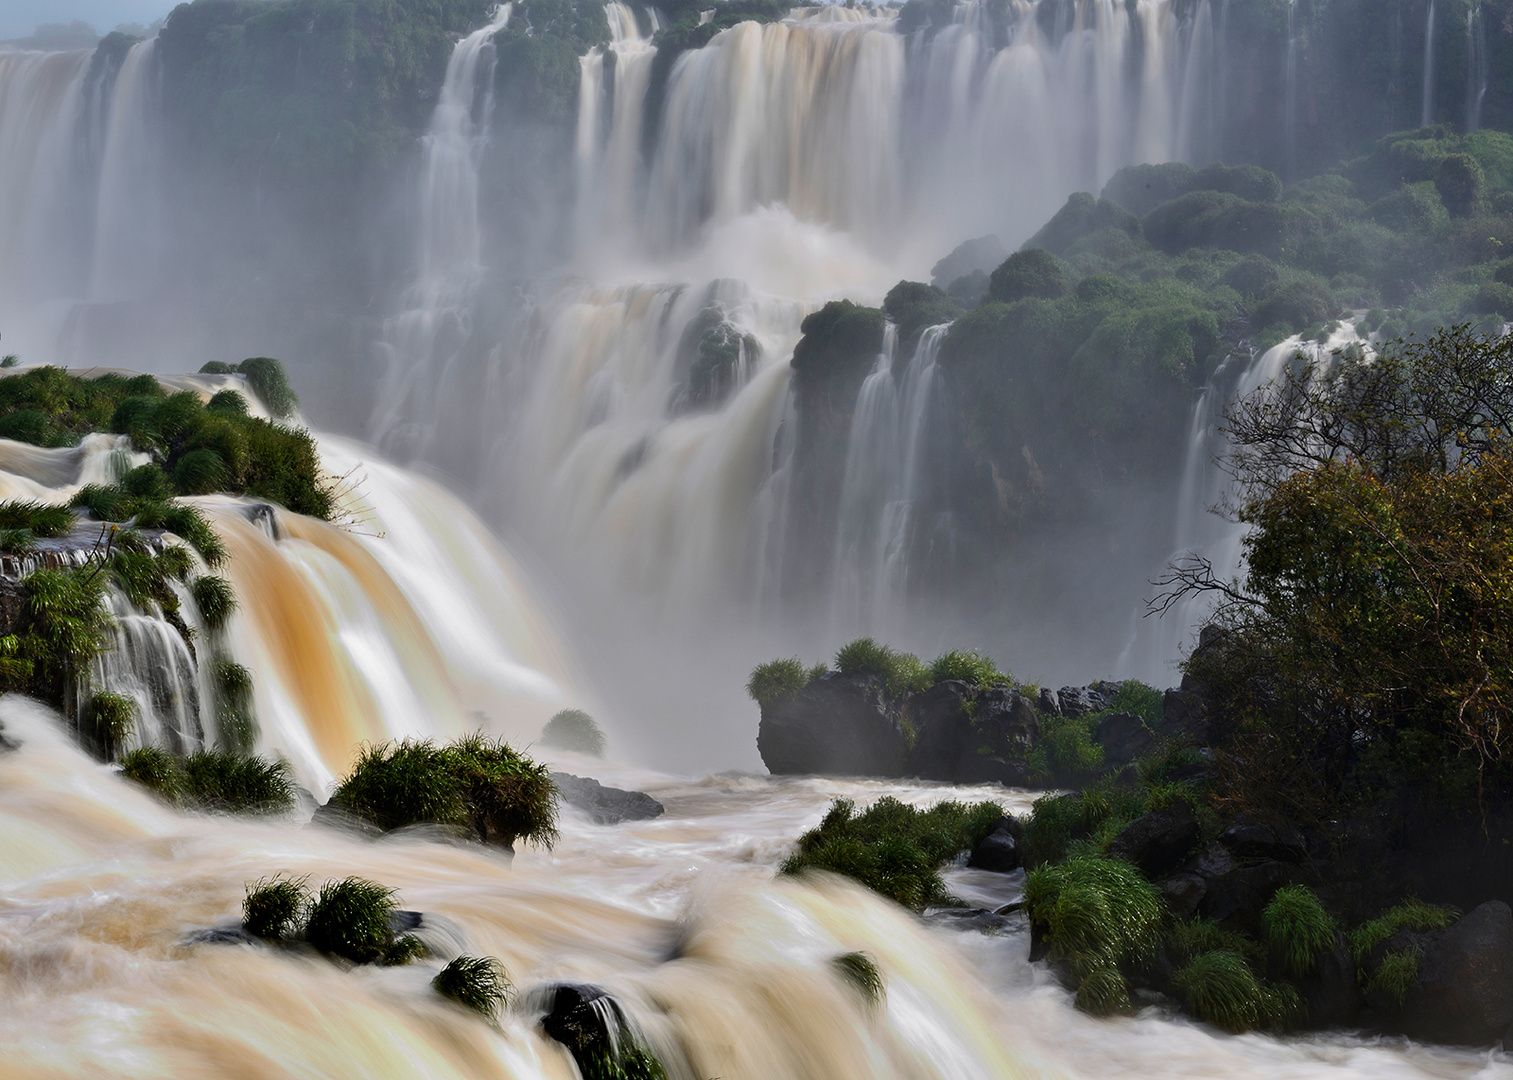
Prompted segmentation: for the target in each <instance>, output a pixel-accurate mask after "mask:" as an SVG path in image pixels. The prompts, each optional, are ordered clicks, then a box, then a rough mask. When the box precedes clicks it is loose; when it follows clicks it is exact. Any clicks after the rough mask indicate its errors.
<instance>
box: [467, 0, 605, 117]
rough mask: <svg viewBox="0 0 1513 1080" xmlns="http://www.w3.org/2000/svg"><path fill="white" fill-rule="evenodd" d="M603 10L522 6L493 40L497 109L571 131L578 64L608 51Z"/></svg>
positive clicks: (574, 1) (571, 1)
mask: <svg viewBox="0 0 1513 1080" xmlns="http://www.w3.org/2000/svg"><path fill="white" fill-rule="evenodd" d="M609 39H610V34H609V21H608V19H607V17H606V16H605V11H604V5H602V4H595V3H592V2H591V0H523V2H521V3H518V4H516V5H515V8H514V10H513V12H511V15H510V21H509V23H508V24H507V25H506V26H505V27H504V29H503V30H501V31H499V32H498V33H497V34H495V35H494V48H495V49H496V50H497V56H498V62H497V64H496V65H495V67H494V79H495V83H496V85H497V88H498V100H499V103H500V105H501V106H503V107H504V108H506V109H508V110H511V111H512V112H513V113H514V114H516V115H518V116H520V117H522V118H529V119H530V120H531V121H533V122H535V123H541V124H550V125H556V126H559V127H564V128H567V127H571V126H572V124H573V123H574V121H575V120H576V118H577V113H578V90H579V85H580V83H581V82H582V69H581V67H580V65H579V62H578V58H579V57H581V56H582V55H583V54H584V53H586V52H588V51H589V49H592V48H595V47H598V46H603V45H608V44H609Z"/></svg>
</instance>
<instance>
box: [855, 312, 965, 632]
mask: <svg viewBox="0 0 1513 1080" xmlns="http://www.w3.org/2000/svg"><path fill="white" fill-rule="evenodd" d="M949 329H950V324H949V323H942V324H941V325H939V326H932V327H929V328H928V329H926V330H924V331H923V332H922V333H921V334H920V336H919V341H918V343H917V344H916V345H915V348H914V351H913V353H912V355H911V357H910V360H909V362H908V364H907V365H906V366H905V367H904V369H903V375H902V379H897V378H895V374H894V372H895V367H896V364H895V358H894V349H895V347H896V331H895V330H894V328H893V326H892V324H891V323H890V324H888V327H887V334H886V336H885V338H884V345H883V350H882V352H881V353H880V354H879V355H878V359H877V363H876V364H875V365H874V367H873V369H872V371H871V372H870V373H869V374H868V375H867V378H866V380H865V381H864V382H863V383H862V388H861V391H860V393H859V394H858V396H857V402H856V409H855V411H854V412H853V413H852V419H851V433H850V437H849V439H848V441H847V446H846V465H845V472H844V478H843V480H842V484H841V498H840V504H839V507H838V517H837V522H838V525H837V534H836V548H835V556H834V564H833V565H834V568H833V571H832V580H833V581H834V586H833V593H832V605H833V609H832V616H831V621H832V623H833V624H834V626H835V627H836V630H837V632H838V633H842V634H844V633H847V632H850V631H852V630H854V629H861V630H866V631H869V632H873V633H885V632H886V631H887V630H890V629H891V630H898V629H900V628H901V626H902V624H903V622H904V620H905V618H906V611H907V606H906V605H907V601H908V587H909V583H910V565H911V561H912V558H913V556H914V548H915V545H916V542H917V540H918V537H919V532H920V530H921V528H922V527H923V528H924V529H925V530H927V531H928V530H929V529H930V527H931V526H932V525H933V524H935V523H934V522H931V521H921V520H920V515H922V514H926V513H929V512H931V510H932V508H931V507H930V506H929V505H928V503H929V497H930V496H931V495H932V494H937V493H936V492H933V490H932V489H934V488H935V487H936V485H937V484H938V482H939V476H938V475H937V471H936V470H934V469H932V468H931V466H932V465H937V464H938V463H937V462H936V461H934V460H932V456H931V452H932V449H933V447H932V445H931V436H932V422H934V421H936V419H937V417H936V415H935V414H936V413H937V411H938V410H939V408H940V407H941V400H940V397H939V381H940V375H939V371H938V369H937V367H936V359H937V357H938V356H939V354H940V347H941V344H942V343H943V342H944V341H945V337H946V332H947V331H948V330H949Z"/></svg>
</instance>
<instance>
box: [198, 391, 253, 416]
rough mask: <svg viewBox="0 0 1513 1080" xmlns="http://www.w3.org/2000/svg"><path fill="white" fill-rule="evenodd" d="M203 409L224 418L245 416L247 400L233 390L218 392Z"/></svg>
mask: <svg viewBox="0 0 1513 1080" xmlns="http://www.w3.org/2000/svg"><path fill="white" fill-rule="evenodd" d="M205 409H206V411H207V412H213V413H220V414H222V415H225V416H246V415H247V399H246V398H244V397H243V396H242V395H241V394H239V393H237V392H236V391H235V390H219V391H217V392H216V393H215V394H214V395H212V397H211V398H210V400H209V401H207V402H206V403H205Z"/></svg>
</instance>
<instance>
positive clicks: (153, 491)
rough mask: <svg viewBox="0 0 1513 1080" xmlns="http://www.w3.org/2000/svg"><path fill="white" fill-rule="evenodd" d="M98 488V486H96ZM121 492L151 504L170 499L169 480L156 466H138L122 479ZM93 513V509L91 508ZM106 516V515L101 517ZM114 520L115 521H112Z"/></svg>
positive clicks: (108, 489) (76, 500)
mask: <svg viewBox="0 0 1513 1080" xmlns="http://www.w3.org/2000/svg"><path fill="white" fill-rule="evenodd" d="M96 486H97V487H98V485H96ZM119 487H120V490H121V491H124V492H125V493H126V494H127V495H132V496H135V497H136V498H138V499H146V500H148V501H149V502H161V501H162V500H164V499H166V498H168V496H169V491H168V478H167V477H166V476H164V475H163V470H162V469H160V468H158V467H157V466H156V465H138V466H137V467H136V468H135V469H132V470H131V471H130V472H128V473H127V474H126V475H125V476H123V477H121V480H120V485H119ZM99 490H102V491H111V490H113V489H111V488H103V487H102V488H99ZM77 504H78V496H75V505H77ZM91 511H93V507H91ZM101 516H104V515H101ZM111 520H114V519H111Z"/></svg>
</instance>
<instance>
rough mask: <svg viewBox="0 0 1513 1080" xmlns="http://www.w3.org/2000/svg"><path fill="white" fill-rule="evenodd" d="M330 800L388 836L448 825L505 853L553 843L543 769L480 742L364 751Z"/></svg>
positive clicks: (549, 788) (498, 745)
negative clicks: (520, 844) (527, 844)
mask: <svg viewBox="0 0 1513 1080" xmlns="http://www.w3.org/2000/svg"><path fill="white" fill-rule="evenodd" d="M331 801H332V804H333V805H335V806H336V807H338V808H340V809H342V810H345V811H346V812H348V813H350V814H354V815H356V816H357V817H360V818H363V819H364V820H367V821H370V822H372V823H373V824H374V825H377V826H378V827H379V828H380V829H383V830H385V831H388V830H391V829H398V828H403V827H404V826H407V825H417V824H422V823H426V824H436V825H452V826H456V827H458V828H463V829H467V830H469V831H470V832H472V833H473V834H474V835H475V836H476V837H477V838H478V839H479V840H481V841H483V842H485V843H491V844H500V845H503V846H506V847H509V846H511V845H513V844H514V842H515V841H516V840H517V839H525V840H529V841H531V842H533V843H537V844H541V845H543V846H545V847H550V846H551V845H552V844H553V843H554V842H555V841H556V839H557V788H556V785H555V784H553V783H552V779H551V775H550V773H549V771H548V770H547V768H546V766H544V765H539V764H537V763H536V762H534V761H532V760H530V759H529V758H527V757H524V756H522V755H521V754H518V753H516V752H515V751H514V750H513V749H512V748H511V747H510V746H509V745H508V744H506V743H504V742H503V741H497V740H490V739H487V738H485V737H483V736H482V735H470V736H468V737H466V738H464V739H461V740H458V741H457V742H455V743H451V744H449V745H446V746H437V745H436V744H435V743H433V742H431V741H430V740H429V739H423V740H411V739H404V740H401V741H400V742H397V743H386V744H383V745H380V746H369V747H365V748H364V749H363V751H362V752H361V754H360V755H359V757H358V760H357V764H356V765H355V766H354V767H353V770H352V773H351V775H350V776H348V777H347V779H346V780H344V781H342V783H341V786H340V787H338V788H337V789H336V792H335V794H333V795H332V797H331Z"/></svg>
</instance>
